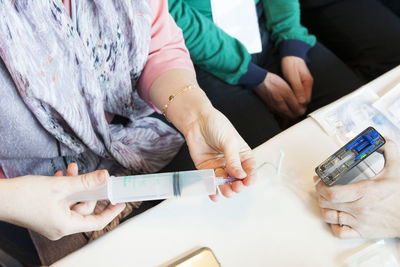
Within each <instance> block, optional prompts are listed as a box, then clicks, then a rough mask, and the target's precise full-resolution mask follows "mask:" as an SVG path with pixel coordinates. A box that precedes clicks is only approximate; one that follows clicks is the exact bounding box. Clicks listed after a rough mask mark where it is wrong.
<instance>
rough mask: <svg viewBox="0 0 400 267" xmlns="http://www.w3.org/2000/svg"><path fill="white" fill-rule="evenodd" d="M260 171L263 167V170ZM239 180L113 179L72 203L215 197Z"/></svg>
mask: <svg viewBox="0 0 400 267" xmlns="http://www.w3.org/2000/svg"><path fill="white" fill-rule="evenodd" d="M260 167H261V166H260ZM238 180H240V179H237V178H232V177H215V173H214V170H213V169H208V170H195V171H180V172H168V173H155V174H143V175H132V176H120V177H114V176H111V177H110V179H109V180H108V182H107V184H106V185H105V186H104V187H102V188H100V189H99V190H94V191H86V192H79V193H77V194H74V195H72V196H71V197H70V200H71V201H74V202H78V201H88V200H102V199H108V200H110V202H111V203H112V204H115V203H121V202H132V201H145V200H156V199H167V198H172V197H186V196H195V195H215V194H216V189H217V186H219V185H224V184H231V183H233V182H234V181H238Z"/></svg>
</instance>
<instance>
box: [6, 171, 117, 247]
mask: <svg viewBox="0 0 400 267" xmlns="http://www.w3.org/2000/svg"><path fill="white" fill-rule="evenodd" d="M67 174H68V175H70V174H74V176H71V177H63V176H60V175H61V173H59V172H58V173H57V174H56V175H57V177H48V176H33V175H29V176H23V177H18V178H13V179H4V180H3V179H2V180H1V181H0V198H1V201H0V219H1V220H3V221H7V222H9V223H12V224H16V225H19V226H22V227H26V228H29V229H31V230H33V231H35V232H38V233H40V234H42V235H44V236H46V237H47V238H49V239H51V240H57V239H59V238H61V237H63V236H65V235H69V234H74V233H78V232H88V231H96V230H100V229H103V228H104V227H105V226H106V225H107V224H108V223H109V222H110V221H112V220H113V219H114V217H116V216H117V215H118V214H119V213H120V212H121V211H122V210H123V209H124V208H125V204H123V203H121V204H117V205H111V206H109V207H108V208H107V209H106V210H104V211H103V212H101V213H100V214H98V215H89V214H91V213H92V212H93V208H94V205H95V203H89V202H88V203H80V204H76V203H73V202H71V201H69V200H68V198H69V196H71V195H73V194H75V193H77V192H82V191H91V190H95V189H98V188H100V187H102V186H104V185H105V184H106V182H107V180H108V179H109V174H108V172H107V171H105V170H102V171H95V172H91V173H88V174H83V175H76V174H77V166H76V165H74V164H73V165H72V166H71V165H70V166H69V167H68V173H67Z"/></svg>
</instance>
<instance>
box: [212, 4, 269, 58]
mask: <svg viewBox="0 0 400 267" xmlns="http://www.w3.org/2000/svg"><path fill="white" fill-rule="evenodd" d="M211 9H212V15H213V19H214V23H215V24H216V25H217V26H218V27H220V28H221V29H223V30H224V31H225V32H226V33H228V34H229V35H230V36H232V37H235V38H236V39H238V40H239V41H240V42H241V43H242V44H243V45H244V46H245V47H246V48H247V50H248V51H249V53H251V54H253V53H259V52H261V50H262V45H261V37H260V31H259V28H258V18H257V12H256V5H255V2H254V0H211Z"/></svg>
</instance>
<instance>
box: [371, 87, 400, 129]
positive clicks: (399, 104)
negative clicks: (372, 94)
mask: <svg viewBox="0 0 400 267" xmlns="http://www.w3.org/2000/svg"><path fill="white" fill-rule="evenodd" d="M374 107H375V108H376V109H378V110H379V111H380V112H382V114H383V115H385V116H386V117H387V118H388V119H389V120H390V121H391V122H392V123H393V124H394V125H395V126H396V127H397V128H399V129H400V84H398V85H397V86H395V87H393V89H391V90H390V91H389V92H387V93H386V94H384V95H383V96H382V97H381V98H380V99H379V100H378V101H376V102H375V103H374Z"/></svg>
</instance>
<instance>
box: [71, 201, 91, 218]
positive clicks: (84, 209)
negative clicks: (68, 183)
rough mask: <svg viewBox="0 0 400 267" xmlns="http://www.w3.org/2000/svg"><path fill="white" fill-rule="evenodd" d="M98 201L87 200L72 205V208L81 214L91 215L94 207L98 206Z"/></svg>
mask: <svg viewBox="0 0 400 267" xmlns="http://www.w3.org/2000/svg"><path fill="white" fill-rule="evenodd" d="M96 203H97V201H95V200H93V201H86V202H81V203H78V204H75V205H73V206H72V208H71V210H73V211H76V212H77V213H79V214H82V215H89V214H92V213H93V211H94V208H95V207H96Z"/></svg>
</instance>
